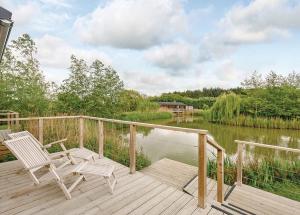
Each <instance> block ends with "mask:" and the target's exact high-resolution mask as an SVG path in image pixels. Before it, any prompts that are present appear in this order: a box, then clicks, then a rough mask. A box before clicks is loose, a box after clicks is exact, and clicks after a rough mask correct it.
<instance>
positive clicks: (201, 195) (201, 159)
mask: <svg viewBox="0 0 300 215" xmlns="http://www.w3.org/2000/svg"><path fill="white" fill-rule="evenodd" d="M53 120H62V122H61V123H60V124H58V125H59V126H60V127H59V128H56V129H60V128H61V129H65V128H64V127H65V126H64V125H66V124H65V121H66V120H74V122H72V125H71V126H69V125H68V129H73V130H74V132H73V133H72V134H69V136H70V137H71V138H73V139H74V140H75V139H77V138H78V139H79V141H78V143H79V147H80V148H83V147H84V137H85V132H86V128H85V120H90V121H93V123H94V124H97V130H96V131H95V132H96V133H97V145H98V154H99V157H100V158H102V157H103V156H104V137H105V132H104V130H105V124H104V123H116V124H120V125H126V126H129V158H130V164H129V167H130V173H131V174H134V173H135V171H136V135H137V127H144V128H157V129H165V130H171V131H177V132H186V133H193V134H197V138H198V206H199V207H201V208H205V207H206V203H207V201H206V194H207V183H206V179H207V144H209V145H211V146H212V147H213V148H215V149H216V150H217V201H218V202H220V203H223V201H224V190H223V186H224V153H225V150H224V149H223V148H222V147H221V146H220V145H219V144H218V143H217V142H216V141H214V140H213V139H212V138H210V137H209V136H208V131H207V130H202V129H191V128H181V127H173V126H165V125H157V124H149V123H141V122H132V121H123V120H117V119H107V118H99V117H91V116H56V117H30V118H19V117H18V115H17V117H15V118H8V119H0V122H7V124H8V127H9V128H12V127H13V126H12V125H14V126H15V127H14V128H15V130H24V129H26V126H24V125H23V124H22V123H21V122H27V123H35V124H34V126H33V127H32V130H31V131H30V132H31V133H33V134H34V135H36V136H37V137H38V139H39V141H40V142H41V143H43V142H44V130H45V127H49V126H50V125H51V123H52V124H53ZM45 122H46V123H45ZM47 123H48V124H47ZM45 124H46V125H45ZM51 129H52V130H53V129H55V128H53V127H51ZM13 130H14V129H13ZM76 130H77V131H78V134H77V133H76ZM65 132H69V131H65Z"/></svg>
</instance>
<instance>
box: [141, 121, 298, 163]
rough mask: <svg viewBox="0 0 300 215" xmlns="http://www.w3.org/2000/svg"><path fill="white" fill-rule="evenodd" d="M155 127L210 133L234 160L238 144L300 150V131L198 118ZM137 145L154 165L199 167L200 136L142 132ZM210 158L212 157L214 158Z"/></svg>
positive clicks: (256, 152)
mask: <svg viewBox="0 0 300 215" xmlns="http://www.w3.org/2000/svg"><path fill="white" fill-rule="evenodd" d="M151 123H155V124H163V125H169V126H179V127H187V128H199V129H205V130H208V131H209V134H210V135H211V136H212V137H213V138H214V139H215V140H216V141H217V142H218V143H219V144H220V145H221V146H222V147H224V148H225V150H226V154H227V155H228V156H231V157H234V156H235V154H236V149H237V145H236V144H235V143H234V140H246V141H254V142H259V143H264V144H271V145H277V146H284V147H291V148H300V131H299V130H287V129H259V128H249V127H234V126H226V125H219V124H212V123H209V122H206V121H203V120H202V119H201V118H196V117H195V118H193V117H188V118H174V119H171V120H170V119H169V120H159V121H152V122H151ZM137 143H138V146H139V149H141V150H143V152H144V153H145V154H146V155H147V156H148V157H149V159H150V160H151V161H152V162H155V161H157V160H160V159H162V158H164V157H166V158H170V159H173V160H177V161H181V162H184V163H188V164H192V165H197V150H198V148H197V135H196V134H189V133H184V132H174V131H168V130H162V129H145V128H138V135H137ZM209 151H210V152H213V151H214V149H212V148H209ZM247 152H248V153H249V152H251V154H252V155H255V156H260V155H264V156H275V157H284V158H286V157H287V156H288V158H289V159H290V158H292V159H293V158H295V155H291V154H286V153H282V152H276V151H275V150H266V149H262V148H257V147H254V148H253V147H252V148H248V149H247ZM209 154H210V153H209ZM209 156H212V154H210V155H209ZM293 156H294V157H293ZM286 159H287V158H286Z"/></svg>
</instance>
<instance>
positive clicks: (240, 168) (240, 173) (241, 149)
mask: <svg viewBox="0 0 300 215" xmlns="http://www.w3.org/2000/svg"><path fill="white" fill-rule="evenodd" d="M235 142H236V143H237V144H238V148H237V179H236V184H237V185H238V186H241V185H242V184H243V161H244V151H245V148H246V147H245V146H246V145H249V146H254V147H261V148H268V149H274V150H279V151H285V152H292V153H298V154H300V149H294V148H287V147H282V146H273V145H267V144H262V143H255V142H248V141H242V140H235Z"/></svg>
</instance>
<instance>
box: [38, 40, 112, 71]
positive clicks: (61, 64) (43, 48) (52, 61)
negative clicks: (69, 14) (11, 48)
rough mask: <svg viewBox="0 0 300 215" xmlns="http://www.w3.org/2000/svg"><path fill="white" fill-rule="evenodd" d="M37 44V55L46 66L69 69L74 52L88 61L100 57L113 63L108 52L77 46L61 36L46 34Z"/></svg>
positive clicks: (106, 61) (107, 62)
mask: <svg viewBox="0 0 300 215" xmlns="http://www.w3.org/2000/svg"><path fill="white" fill-rule="evenodd" d="M36 44H37V47H38V56H37V57H38V59H39V61H40V63H41V65H42V67H44V68H57V69H67V68H68V67H69V66H70V56H71V55H72V54H74V55H76V56H77V57H80V58H83V59H85V60H86V61H87V62H88V63H91V62H92V61H94V60H95V59H99V60H101V61H103V62H104V63H106V64H111V59H110V58H109V57H108V56H107V55H106V54H104V53H102V52H99V51H98V50H95V49H88V50H86V49H80V48H75V47H73V46H71V45H70V44H68V42H67V41H65V40H63V39H61V38H59V37H55V36H51V35H47V34H46V35H44V36H43V37H41V38H38V39H36Z"/></svg>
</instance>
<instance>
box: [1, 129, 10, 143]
mask: <svg viewBox="0 0 300 215" xmlns="http://www.w3.org/2000/svg"><path fill="white" fill-rule="evenodd" d="M10 133H11V130H10V129H6V130H0V142H3V141H5V140H9V139H11V137H10V136H9V134H10Z"/></svg>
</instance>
